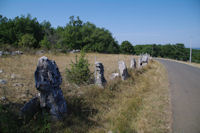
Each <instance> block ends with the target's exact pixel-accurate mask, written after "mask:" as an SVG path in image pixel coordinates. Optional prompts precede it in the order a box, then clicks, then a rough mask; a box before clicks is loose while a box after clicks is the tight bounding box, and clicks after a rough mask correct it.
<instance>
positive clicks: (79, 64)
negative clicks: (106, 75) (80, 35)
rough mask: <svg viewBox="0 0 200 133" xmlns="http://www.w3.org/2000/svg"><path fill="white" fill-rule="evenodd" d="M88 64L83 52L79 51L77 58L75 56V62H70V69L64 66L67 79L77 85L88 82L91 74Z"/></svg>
mask: <svg viewBox="0 0 200 133" xmlns="http://www.w3.org/2000/svg"><path fill="white" fill-rule="evenodd" d="M89 66H90V64H89V63H88V60H87V59H86V58H85V53H84V52H81V55H80V57H79V59H78V57H77V56H76V60H75V62H72V64H71V69H68V68H66V75H67V76H66V77H67V80H68V81H70V82H73V83H75V84H78V85H80V84H89V83H90V82H91V76H92V73H91V72H90V69H89Z"/></svg>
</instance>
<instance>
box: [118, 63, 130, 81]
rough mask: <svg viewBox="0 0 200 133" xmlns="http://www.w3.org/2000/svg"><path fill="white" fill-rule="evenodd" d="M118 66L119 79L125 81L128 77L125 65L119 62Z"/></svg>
mask: <svg viewBox="0 0 200 133" xmlns="http://www.w3.org/2000/svg"><path fill="white" fill-rule="evenodd" d="M118 64H119V74H120V76H121V79H122V80H125V79H126V78H127V77H128V71H127V67H126V64H125V63H124V61H119V62H118Z"/></svg>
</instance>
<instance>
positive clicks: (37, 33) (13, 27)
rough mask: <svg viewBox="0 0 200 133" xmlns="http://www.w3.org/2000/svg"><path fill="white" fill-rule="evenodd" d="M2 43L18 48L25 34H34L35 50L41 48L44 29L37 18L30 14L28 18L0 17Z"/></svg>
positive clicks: (0, 41) (0, 40)
mask: <svg viewBox="0 0 200 133" xmlns="http://www.w3.org/2000/svg"><path fill="white" fill-rule="evenodd" d="M0 29H1V30H0V38H1V39H0V43H1V44H10V45H12V46H13V47H17V46H18V42H19V41H20V40H21V39H22V36H24V35H25V34H32V35H33V37H34V38H35V40H36V43H35V45H34V48H37V47H39V45H38V44H39V41H40V40H41V39H42V38H43V32H42V27H41V25H40V23H39V22H38V21H37V19H36V18H33V19H32V17H31V15H30V14H28V15H27V16H26V17H25V16H21V17H15V18H14V19H7V18H6V17H3V16H2V15H0Z"/></svg>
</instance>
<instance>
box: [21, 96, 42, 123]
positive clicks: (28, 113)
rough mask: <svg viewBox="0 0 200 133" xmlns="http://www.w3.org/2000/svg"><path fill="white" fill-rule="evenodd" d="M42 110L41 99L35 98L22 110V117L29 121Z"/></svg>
mask: <svg viewBox="0 0 200 133" xmlns="http://www.w3.org/2000/svg"><path fill="white" fill-rule="evenodd" d="M40 110H41V108H40V101H39V98H38V97H34V98H32V99H31V100H30V101H29V102H27V103H26V104H25V105H24V106H23V108H21V112H20V116H21V117H22V118H24V119H25V120H29V119H31V118H32V117H33V116H34V115H35V114H36V113H37V112H39V111H40Z"/></svg>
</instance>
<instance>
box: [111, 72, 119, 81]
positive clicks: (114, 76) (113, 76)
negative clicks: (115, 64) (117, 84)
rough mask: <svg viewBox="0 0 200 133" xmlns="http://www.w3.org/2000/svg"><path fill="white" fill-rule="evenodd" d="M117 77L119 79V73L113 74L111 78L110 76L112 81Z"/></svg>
mask: <svg viewBox="0 0 200 133" xmlns="http://www.w3.org/2000/svg"><path fill="white" fill-rule="evenodd" d="M117 77H119V73H112V74H111V76H110V79H111V80H113V79H115V78H117Z"/></svg>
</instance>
